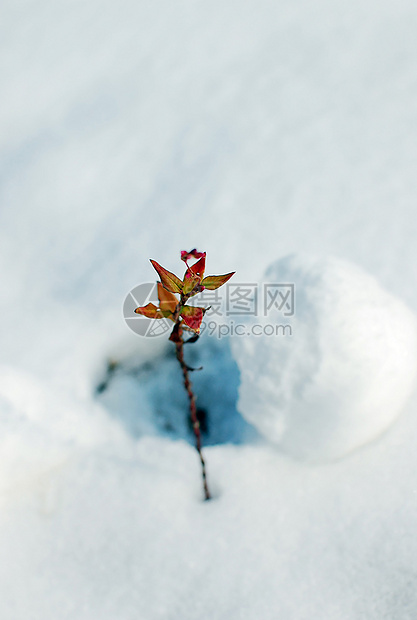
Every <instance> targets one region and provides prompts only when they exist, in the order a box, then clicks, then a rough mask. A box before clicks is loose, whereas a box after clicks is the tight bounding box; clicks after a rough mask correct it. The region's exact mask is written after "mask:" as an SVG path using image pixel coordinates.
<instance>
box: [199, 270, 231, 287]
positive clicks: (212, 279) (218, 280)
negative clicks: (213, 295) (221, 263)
mask: <svg viewBox="0 0 417 620" xmlns="http://www.w3.org/2000/svg"><path fill="white" fill-rule="evenodd" d="M235 273H236V271H232V272H231V273H226V274H225V275H224V276H206V277H205V278H203V280H202V281H201V284H202V286H204V288H208V289H209V291H214V290H216V288H219V287H220V286H222V285H223V284H226V282H227V281H228V280H230V278H231V277H232V276H234V275H235Z"/></svg>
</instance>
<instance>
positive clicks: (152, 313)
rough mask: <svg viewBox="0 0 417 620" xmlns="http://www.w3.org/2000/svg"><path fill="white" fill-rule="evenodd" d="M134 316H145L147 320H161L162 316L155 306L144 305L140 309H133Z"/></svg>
mask: <svg viewBox="0 0 417 620" xmlns="http://www.w3.org/2000/svg"><path fill="white" fill-rule="evenodd" d="M135 312H136V314H142V315H143V316H146V317H147V318H148V319H163V318H164V315H163V314H162V313H161V311H160V310H159V308H157V307H156V306H155V304H151V303H149V304H146V306H141V307H140V308H136V309H135Z"/></svg>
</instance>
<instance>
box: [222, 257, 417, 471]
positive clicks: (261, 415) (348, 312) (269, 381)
mask: <svg viewBox="0 0 417 620" xmlns="http://www.w3.org/2000/svg"><path fill="white" fill-rule="evenodd" d="M264 282H265V283H270V284H284V283H285V284H294V286H295V288H294V302H295V303H294V313H293V314H292V315H291V309H289V308H290V307H289V306H284V307H280V303H277V304H275V306H274V307H273V308H272V309H271V310H269V311H268V312H267V313H266V316H262V317H260V316H258V317H252V318H251V319H250V321H249V324H248V328H249V330H250V331H251V329H250V328H251V327H253V325H255V324H260V325H261V326H262V329H264V328H265V326H266V325H270V324H272V325H274V324H275V325H278V324H279V325H288V326H289V327H288V328H286V330H285V336H284V332H283V330H281V331H278V335H265V334H264V333H263V334H262V335H261V336H254V335H252V336H248V335H246V336H242V337H235V338H232V339H231V340H232V350H233V354H234V356H235V359H236V361H237V363H238V366H239V368H240V371H241V385H240V388H239V402H238V409H239V410H240V412H241V413H242V415H243V416H244V417H245V418H246V419H247V420H248V421H249V422H251V423H252V424H254V426H256V427H257V429H258V430H259V431H260V432H261V433H263V434H264V435H265V436H267V437H268V438H269V439H270V440H271V441H272V442H274V443H276V444H278V445H279V446H280V448H281V449H282V450H283V451H285V452H287V453H289V454H291V455H292V456H295V457H297V458H302V459H306V460H315V461H320V460H326V459H333V458H338V457H340V456H343V455H345V454H347V453H349V452H350V451H352V450H354V449H355V448H357V447H359V446H361V445H363V444H365V443H367V442H369V441H371V440H373V439H374V438H376V437H378V435H380V434H381V433H382V432H383V431H385V430H386V429H387V428H388V427H389V425H390V424H391V423H392V422H393V421H394V420H395V418H396V416H397V415H398V414H399V413H400V411H401V409H402V408H403V406H404V404H405V403H406V401H407V399H408V398H409V396H410V394H411V392H412V391H413V388H414V385H415V378H416V374H417V327H416V320H415V316H414V314H413V313H412V312H411V311H410V310H409V309H408V308H407V307H406V306H405V305H404V304H403V303H402V302H401V301H400V300H398V299H396V298H395V297H394V296H392V295H391V294H389V293H388V292H387V291H385V290H383V289H382V288H381V286H380V285H379V284H378V282H377V281H376V280H375V279H374V278H373V277H372V276H370V275H368V274H367V273H365V272H364V271H363V270H361V269H359V268H358V267H356V266H354V265H351V264H350V263H348V262H345V261H343V260H340V259H335V258H324V259H319V258H311V257H305V256H299V255H292V256H289V257H286V258H283V259H280V260H278V261H277V262H275V263H274V264H272V265H271V266H270V267H269V268H268V270H267V271H266V274H265V278H264ZM271 290H272V289H271ZM278 299H279V300H280V301H281V300H282V298H278ZM285 313H286V314H288V315H290V316H285ZM264 314H265V308H264ZM290 329H291V334H290V333H289V331H290ZM255 331H256V332H257V333H259V332H260V331H261V329H260V328H257V329H256V330H255ZM265 331H266V333H267V334H269V333H270V332H271V331H272V330H271V328H268V329H266V330H265Z"/></svg>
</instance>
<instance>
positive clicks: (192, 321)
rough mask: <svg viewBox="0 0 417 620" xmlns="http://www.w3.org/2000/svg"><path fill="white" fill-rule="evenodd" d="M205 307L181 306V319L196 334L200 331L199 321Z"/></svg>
mask: <svg viewBox="0 0 417 620" xmlns="http://www.w3.org/2000/svg"><path fill="white" fill-rule="evenodd" d="M204 312H205V309H204V308H199V307H197V306H183V308H182V310H181V316H182V318H183V321H184V323H185V324H186V325H188V327H189V328H190V329H192V330H193V331H194V332H195V333H196V334H198V333H199V332H200V325H201V321H202V320H203V316H204Z"/></svg>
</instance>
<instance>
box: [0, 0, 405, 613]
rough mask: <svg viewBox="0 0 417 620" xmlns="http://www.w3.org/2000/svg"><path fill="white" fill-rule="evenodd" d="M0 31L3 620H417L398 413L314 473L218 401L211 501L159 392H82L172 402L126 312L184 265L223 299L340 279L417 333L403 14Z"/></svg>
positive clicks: (262, 12) (13, 14)
mask: <svg viewBox="0 0 417 620" xmlns="http://www.w3.org/2000/svg"><path fill="white" fill-rule="evenodd" d="M0 28H1V32H2V36H1V38H0V45H1V48H2V50H1V51H2V54H1V62H0V71H1V77H2V80H1V83H2V85H3V96H2V98H1V103H0V105H1V110H2V112H1V115H0V133H1V136H2V141H1V147H0V148H1V150H0V157H1V170H2V174H1V185H0V201H1V209H0V270H1V274H2V286H1V288H0V311H1V317H2V321H1V322H0V342H1V346H0V415H1V417H0V463H1V467H0V618H2V619H3V618H4V619H5V620H57V619H58V618H59V620H61V619H62V620H75V619H76V620H95V619H96V618H99V619H100V620H114V619H115V618H117V619H118V620H133V619H135V620H137V619H138V618H139V619H140V620H159V619H161V620H162V619H163V620H176V619H177V618H181V619H182V620H203V619H204V620H205V619H206V618H211V619H213V620H229V619H230V618H236V619H239V620H255V619H256V620H258V618H262V619H264V620H269V619H271V620H276V618H282V619H285V620H311V618H325V619H326V620H345V619H346V620H359V619H362V618H366V619H367V620H392V619H393V618H395V620H414V619H415V617H416V616H417V587H416V585H417V560H416V558H417V539H416V537H415V531H416V526H417V478H416V476H417V474H416V472H417V451H416V449H415V446H416V443H417V416H416V405H417V400H416V395H415V394H414V395H413V397H412V399H411V400H410V402H409V404H408V406H407V407H406V408H405V410H404V412H403V414H402V415H401V416H400V417H399V419H398V422H397V423H396V424H395V425H394V426H392V427H391V428H390V429H389V431H388V432H387V433H386V434H385V435H384V436H383V437H381V438H380V439H379V440H378V441H376V442H374V443H372V444H371V445H369V446H367V447H366V448H363V449H362V450H360V451H357V452H356V453H354V454H353V455H351V456H349V457H348V458H345V459H342V460H340V461H337V462H332V463H328V464H326V465H324V464H322V465H314V466H313V465H307V464H306V463H300V462H297V461H294V460H292V459H291V458H288V457H286V456H285V455H283V454H282V453H281V452H280V451H279V450H277V449H276V448H274V447H273V446H272V445H271V444H269V443H268V442H267V441H265V440H262V439H260V438H259V437H256V434H255V435H253V436H252V437H251V436H250V433H249V434H248V435H247V436H245V434H244V433H243V432H240V431H239V425H241V426H240V429H241V430H242V429H243V422H238V420H239V417H238V414H237V412H236V411H235V410H234V409H235V406H236V403H235V404H234V405H233V416H234V420H235V422H234V426H233V428H232V429H227V428H224V432H223V430H222V433H223V434H219V436H218V437H217V438H216V439H213V438H212V439H213V441H212V444H213V445H210V446H207V448H206V450H205V454H206V459H207V463H208V474H209V481H210V484H211V486H212V488H213V491H214V493H215V495H216V499H215V500H213V501H212V502H209V503H204V502H202V501H200V500H201V483H200V479H199V470H198V467H199V463H198V459H197V456H196V453H195V450H194V448H193V447H192V446H191V445H190V443H189V436H188V435H187V432H188V431H186V430H184V429H182V430H181V429H179V430H178V436H177V437H174V436H173V435H170V434H169V433H165V434H164V433H162V432H160V426H159V425H158V424H155V423H154V417H153V415H152V414H153V413H154V411H153V406H154V405H153V403H155V400H153V396H154V395H155V392H156V391H157V388H156V387H155V388H153V387H152V386H151V385H148V387H146V386H142V387H140V386H139V387H138V386H137V384H134V383H132V381H131V380H130V379H129V376H128V374H127V375H126V378H123V376H122V374H120V375H117V374H115V376H114V382H113V385H112V386H111V385H109V390H108V395H106V394H105V392H103V393H102V394H100V395H98V394H97V387H98V386H99V385H100V384H101V383H102V382H103V377H105V376H106V367H107V363H108V360H109V359H115V360H117V361H119V362H121V364H120V366H121V368H125V367H128V366H129V364H130V363H131V360H134V361H132V364H133V366H134V367H135V368H143V366H144V365H145V367H146V364H147V363H150V364H151V365H154V366H155V367H156V368H157V369H159V370H158V371H157V372H158V373H160V375H159V376H161V377H165V379H166V381H170V380H171V379H168V376H170V373H169V371H168V366H169V364H170V361H169V358H168V357H166V356H165V348H164V347H165V344H164V343H163V341H162V340H161V342H156V341H152V342H149V340H150V339H147V340H146V341H145V339H139V338H138V337H136V336H134V334H132V332H130V331H129V330H128V328H127V327H126V325H125V324H124V322H123V319H122V304H123V300H124V298H125V296H126V294H127V292H128V291H129V290H131V289H132V288H133V287H134V286H135V285H136V284H139V283H141V282H149V281H153V279H154V277H155V276H154V273H153V271H152V269H151V266H150V264H149V262H148V258H154V259H156V260H158V262H160V263H161V264H163V265H165V266H166V267H167V268H168V269H171V270H172V271H176V270H177V269H178V268H179V260H178V257H179V251H180V250H181V249H191V248H192V247H195V246H197V247H198V248H199V249H202V250H206V251H207V252H208V271H209V272H210V273H214V274H215V273H225V272H227V271H231V270H236V271H237V274H236V277H238V278H239V281H240V282H253V281H254V280H256V279H257V278H258V277H259V274H262V273H263V271H264V269H265V267H266V266H267V265H268V264H270V263H272V262H273V261H275V260H276V259H277V258H278V257H280V256H285V255H287V254H289V253H293V252H300V251H303V252H306V253H307V254H322V255H323V256H327V255H336V256H339V257H340V258H342V259H344V260H347V261H351V262H353V263H355V264H357V265H358V266H359V267H360V268H362V269H364V270H365V271H366V272H368V273H370V274H371V275H372V276H375V277H376V278H377V280H378V282H380V284H381V286H382V287H383V288H384V289H386V290H388V291H389V292H390V293H392V294H393V295H395V296H396V297H397V298H399V299H402V300H403V301H405V302H406V303H407V304H408V305H409V307H410V308H411V309H412V310H413V311H414V312H415V311H416V310H417V287H416V279H417V260H416V259H417V252H416V244H415V239H416V235H417V217H416V198H417V196H416V189H415V188H416V184H415V178H416V162H417V123H416V110H417V81H416V70H417V36H416V35H417V6H416V4H415V2H413V1H412V0H396V2H394V0H379V1H378V2H377V1H376V0H369V2H366V3H365V2H359V0H352V1H350V2H330V1H329V0H318V1H317V2H314V3H311V2H307V1H306V0H297V1H296V2H294V1H291V2H290V1H289V0H278V1H277V0H257V2H254V0H243V1H241V2H236V1H234V0H222V1H221V2H220V1H218V0H213V1H212V2H210V3H208V2H205V1H204V0H200V1H198V2H196V1H191V0H179V1H178V2H165V1H164V0H161V2H158V3H150V2H142V1H140V2H133V1H131V0H122V1H121V2H117V3H116V2H109V1H108V0H104V1H101V2H98V1H97V0H87V1H85V2H79V1H77V0H62V1H61V2H58V3H57V2H52V0H24V1H23V2H11V1H10V0H6V2H4V3H3V4H2V18H1V22H0ZM155 340H156V339H155ZM206 342H207V339H206ZM200 345H201V347H200ZM193 346H194V347H195V348H196V350H199V351H201V355H202V356H203V357H204V355H205V353H204V351H206V348H205V347H206V345H205V344H204V341H203V340H202V341H201V342H200V343H197V344H196V345H193ZM198 347H200V349H198ZM207 350H208V348H207ZM219 355H220V358H219V359H221V360H222V363H221V368H222V374H224V373H227V372H230V373H231V374H230V376H231V377H232V384H233V389H234V390H235V392H234V394H235V395H234V396H233V393H232V392H227V391H226V390H225V392H224V394H225V395H226V396H227V398H230V402H231V408H232V403H233V398H236V394H237V387H238V378H237V374H236V368H235V367H234V366H233V364H232V360H231V358H230V356H229V354H228V353H227V350H226V349H225V350H224V352H223V353H221V354H220V353H219ZM227 364H229V366H228V368H229V370H227V371H226V370H225V368H226V367H227ZM207 370H208V371H210V372H214V370H213V367H212V366H210V364H208V368H207ZM203 373H204V371H202V373H201V379H198V380H199V381H202V382H203V381H204V379H203V376H204V375H203ZM148 376H149V375H148ZM223 379H224V378H223ZM123 381H125V384H126V383H128V386H126V391H125V390H123V389H122V386H121V385H120V383H122V382H123ZM150 381H155V379H154V378H152V379H151V380H150ZM195 381H197V379H195ZM224 384H227V382H225V381H224V380H223V385H224ZM154 385H156V383H155V384H154ZM222 389H223V388H222ZM167 390H168V384H166V383H164V384H163V385H162V386H161V393H166V392H167ZM127 392H129V393H130V394H132V396H131V397H129V394H128V393H127ZM139 392H140V398H141V402H142V403H143V405H141V408H140V411H139V413H138V415H139V414H140V415H142V412H143V418H141V420H140V422H139V421H138V422H135V424H134V425H132V423H131V420H132V417H131V416H132V413H131V412H132V407H134V406H135V402H136V400H135V399H136V398H138V400H139V396H138V393H139ZM111 393H113V404H112V403H109V402H106V403H105V402H104V400H105V399H106V398H110V395H111ZM116 396H117V398H116ZM212 396H213V400H214V401H216V400H217V398H218V397H217V395H216V391H215V388H213V390H212ZM179 398H180V397H179ZM202 398H203V396H202V395H200V401H201V399H202ZM205 398H208V397H207V396H205ZM123 399H125V400H123ZM110 400H111V399H110ZM174 402H175V403H178V401H175V400H174ZM209 404H210V403H208V405H209ZM208 405H207V406H208ZM148 407H149V408H148ZM118 410H119V411H120V416H119V417H118V416H117V415H116V414H117V411H118ZM165 411H166V408H165V409H164V411H163V412H162V413H163V415H165V413H164V412H165ZM219 411H220V409H219V410H218V413H219ZM173 415H174V417H175V411H174V413H173ZM147 421H149V426H146V424H147ZM225 426H227V425H225ZM146 428H148V429H150V430H146ZM230 433H231V434H232V438H231V439H230ZM229 439H230V441H229ZM231 441H233V443H231ZM214 444H215V445H214Z"/></svg>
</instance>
